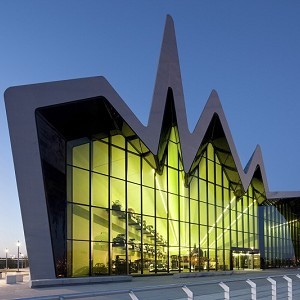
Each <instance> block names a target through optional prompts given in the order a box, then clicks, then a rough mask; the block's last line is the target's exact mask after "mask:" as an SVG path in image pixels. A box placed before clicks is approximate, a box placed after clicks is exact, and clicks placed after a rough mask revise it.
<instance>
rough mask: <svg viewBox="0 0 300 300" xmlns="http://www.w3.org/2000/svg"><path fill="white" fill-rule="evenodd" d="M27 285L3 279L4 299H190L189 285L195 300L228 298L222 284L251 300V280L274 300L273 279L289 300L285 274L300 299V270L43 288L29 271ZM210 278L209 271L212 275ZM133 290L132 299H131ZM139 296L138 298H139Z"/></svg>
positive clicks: (280, 294)
mask: <svg viewBox="0 0 300 300" xmlns="http://www.w3.org/2000/svg"><path fill="white" fill-rule="evenodd" d="M23 274H24V282H20V283H16V284H6V281H5V279H0V299H1V300H4V299H27V300H28V299H48V300H50V299H86V300H87V299H98V300H107V299H109V300H115V299H116V300H122V299H135V300H137V299H138V300H150V299H155V300H160V299H162V300H167V299H172V300H174V299H177V300H179V299H180V300H183V299H188V298H187V294H186V293H185V292H184V291H183V289H182V287H183V286H187V287H188V288H189V289H190V290H191V291H192V292H193V294H194V299H195V300H202V299H203V300H217V299H224V291H223V290H222V288H221V287H220V286H219V283H220V282H221V281H222V282H224V283H225V284H226V285H228V286H229V288H230V297H231V298H230V299H238V300H243V299H251V296H250V285H249V284H248V283H246V280H247V279H251V280H252V281H253V282H255V283H256V285H257V296H258V297H257V299H264V300H267V299H271V283H270V282H268V281H267V280H266V278H267V277H269V276H270V277H272V278H274V279H275V280H276V282H277V299H288V296H287V293H288V284H287V281H286V280H285V279H283V278H282V277H283V275H288V276H289V277H290V278H291V279H292V280H293V284H292V288H293V299H300V279H299V278H298V277H296V274H300V270H299V269H269V270H255V271H249V270H247V271H246V270H245V271H234V272H233V274H232V275H224V274H223V273H222V272H219V274H218V275H215V276H203V277H189V278H176V277H175V276H172V275H160V276H153V275H151V276H143V277H133V278H132V281H130V282H112V283H100V284H98V283H97V284H89V285H70V286H55V287H43V288H30V287H29V272H26V270H25V272H24V273H23ZM207 275H209V272H208V274H207ZM130 291H133V294H132V296H131V297H130V296H129V293H130ZM135 297H136V298H135Z"/></svg>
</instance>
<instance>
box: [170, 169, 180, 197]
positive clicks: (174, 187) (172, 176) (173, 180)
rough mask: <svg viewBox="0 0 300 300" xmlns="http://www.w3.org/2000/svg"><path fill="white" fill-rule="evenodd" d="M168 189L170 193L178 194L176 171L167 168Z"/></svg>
mask: <svg viewBox="0 0 300 300" xmlns="http://www.w3.org/2000/svg"><path fill="white" fill-rule="evenodd" d="M168 188H169V192H170V193H174V194H178V170H174V169H171V168H168Z"/></svg>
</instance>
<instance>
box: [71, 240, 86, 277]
mask: <svg viewBox="0 0 300 300" xmlns="http://www.w3.org/2000/svg"><path fill="white" fill-rule="evenodd" d="M72 246H73V251H72V276H74V277H82V276H88V275H89V272H90V268H89V261H90V259H89V242H79V241H73V243H72Z"/></svg>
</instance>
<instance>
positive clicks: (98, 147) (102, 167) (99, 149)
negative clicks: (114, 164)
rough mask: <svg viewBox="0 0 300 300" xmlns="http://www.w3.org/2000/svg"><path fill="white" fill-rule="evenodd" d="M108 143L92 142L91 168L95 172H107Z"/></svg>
mask: <svg viewBox="0 0 300 300" xmlns="http://www.w3.org/2000/svg"><path fill="white" fill-rule="evenodd" d="M108 159H109V155H108V144H106V143H103V142H100V141H94V142H93V160H92V170H93V171H94V172H97V173H102V174H106V175H107V174H108Z"/></svg>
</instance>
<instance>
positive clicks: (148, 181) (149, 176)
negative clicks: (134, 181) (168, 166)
mask: <svg viewBox="0 0 300 300" xmlns="http://www.w3.org/2000/svg"><path fill="white" fill-rule="evenodd" d="M154 174H155V171H154V169H152V168H151V166H150V165H149V164H148V163H147V162H146V161H145V160H144V159H143V171H142V176H143V185H147V186H150V187H154Z"/></svg>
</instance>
